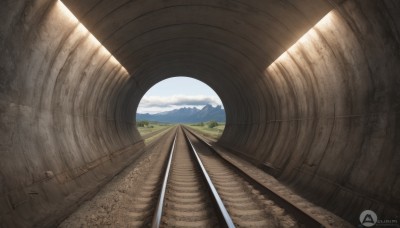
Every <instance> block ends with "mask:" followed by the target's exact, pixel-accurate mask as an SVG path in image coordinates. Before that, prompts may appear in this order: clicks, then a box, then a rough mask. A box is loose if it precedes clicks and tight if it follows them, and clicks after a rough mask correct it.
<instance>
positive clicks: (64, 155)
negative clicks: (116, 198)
mask: <svg viewBox="0 0 400 228" xmlns="http://www.w3.org/2000/svg"><path fill="white" fill-rule="evenodd" d="M64 4H65V5H64ZM70 11H71V12H72V13H71V12H70ZM399 12H400V3H399V2H398V1H396V0H383V1H374V0H367V1H363V0H328V1H325V0H307V1H278V0H269V1H256V0H250V1H244V0H230V1H227V0H221V1H211V0H207V1H198V0H190V1H181V0H170V1H160V0H146V1H145V0H138V1H129V0H117V1H102V0H90V1H79V0H63V1H62V2H61V1H56V0H41V1H27V0H6V1H1V3H0V19H1V21H2V23H1V24H0V48H1V53H2V54H1V56H0V74H1V84H0V88H1V89H0V97H1V99H0V110H1V111H0V112H1V120H0V148H1V150H0V156H1V159H0V183H1V185H0V192H1V196H0V212H1V215H0V219H1V223H2V224H5V225H6V226H7V225H8V226H29V225H32V224H33V225H35V226H51V225H53V224H57V223H59V222H60V221H62V219H63V218H65V216H67V215H68V214H69V213H70V212H72V211H73V210H74V209H76V207H77V206H78V205H79V203H80V202H82V201H84V200H85V199H87V198H89V197H90V196H91V195H93V194H94V192H95V190H96V189H98V188H99V187H100V186H101V185H102V184H104V183H105V182H107V181H108V180H109V179H110V178H112V177H113V176H114V175H115V174H116V173H118V172H119V171H120V170H121V169H123V168H124V167H125V166H126V165H128V164H129V163H130V162H131V161H133V160H134V159H135V158H136V157H137V156H139V155H140V154H141V153H142V151H143V147H144V144H143V141H142V138H141V137H140V135H139V133H138V131H137V129H136V127H135V114H136V108H137V106H138V104H139V102H140V99H141V98H142V96H143V95H144V94H145V93H146V91H147V90H148V89H149V88H150V87H152V86H153V85H155V84H156V83H158V82H159V81H162V80H164V79H166V78H169V77H172V76H176V75H190V76H192V77H193V78H195V79H198V80H200V81H202V82H204V83H206V84H207V85H209V86H210V87H211V88H213V89H214V90H215V91H216V92H217V94H218V95H219V96H220V98H221V100H223V101H224V107H225V112H226V119H227V122H226V127H225V131H224V134H223V135H222V137H221V138H220V140H219V141H218V144H219V145H221V146H224V147H226V148H229V149H231V150H232V151H234V153H236V154H238V155H240V156H242V157H243V158H244V159H246V160H248V161H251V162H252V163H254V164H255V165H257V166H259V167H263V168H264V169H265V170H266V171H267V172H269V173H271V174H273V175H274V176H275V177H276V178H278V179H279V180H280V181H282V182H284V183H286V184H287V185H289V186H290V187H291V188H293V189H294V190H295V191H296V192H299V193H300V194H302V195H303V196H304V197H305V198H307V199H309V200H311V201H313V202H315V203H316V204H318V205H320V206H322V207H324V208H327V209H328V210H330V211H332V212H334V213H336V214H337V215H339V216H341V217H343V218H345V219H347V220H349V221H356V220H357V219H358V216H359V213H360V212H361V211H362V210H363V209H366V208H368V209H373V210H374V211H376V212H378V213H380V214H383V215H386V216H388V217H390V216H395V215H398V214H399V208H400V197H399V196H400V175H399V174H400V169H399V167H400V153H399V151H400V144H399V142H400V125H399V123H400V122H399V121H398V119H399V110H400V92H399V89H398V87H399V86H400V78H399V73H400V64H399V62H400V13H399ZM74 15H75V16H76V18H75V17H74ZM89 31H90V32H89Z"/></svg>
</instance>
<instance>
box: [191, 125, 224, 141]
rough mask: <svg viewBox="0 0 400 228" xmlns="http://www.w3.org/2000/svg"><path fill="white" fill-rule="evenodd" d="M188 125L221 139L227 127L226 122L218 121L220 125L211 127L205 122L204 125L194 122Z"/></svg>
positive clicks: (207, 135) (208, 135)
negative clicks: (196, 124)
mask: <svg viewBox="0 0 400 228" xmlns="http://www.w3.org/2000/svg"><path fill="white" fill-rule="evenodd" d="M186 126H188V127H189V128H191V129H193V130H195V131H196V132H198V133H200V134H202V135H204V136H206V137H208V138H212V139H219V138H220V137H221V135H222V132H223V131H224V129H225V123H218V126H217V127H214V128H209V127H208V126H207V124H204V126H195V125H193V124H192V125H190V124H187V125H186Z"/></svg>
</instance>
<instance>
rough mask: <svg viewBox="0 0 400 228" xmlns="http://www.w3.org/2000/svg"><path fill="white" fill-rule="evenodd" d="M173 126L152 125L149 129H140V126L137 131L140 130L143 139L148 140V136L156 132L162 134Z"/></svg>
mask: <svg viewBox="0 0 400 228" xmlns="http://www.w3.org/2000/svg"><path fill="white" fill-rule="evenodd" d="M171 126H172V125H171V124H162V123H150V124H149V126H148V127H147V126H146V127H139V126H138V127H137V129H138V131H139V133H140V135H141V136H142V137H143V138H146V135H149V134H151V133H153V132H156V131H160V132H161V130H163V129H164V130H165V129H167V128H169V127H171Z"/></svg>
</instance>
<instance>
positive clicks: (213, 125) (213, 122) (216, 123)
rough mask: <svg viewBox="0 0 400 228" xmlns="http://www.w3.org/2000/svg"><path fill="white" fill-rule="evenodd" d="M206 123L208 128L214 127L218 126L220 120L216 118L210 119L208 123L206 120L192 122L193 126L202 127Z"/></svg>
mask: <svg viewBox="0 0 400 228" xmlns="http://www.w3.org/2000/svg"><path fill="white" fill-rule="evenodd" d="M206 125H207V127H208V128H214V127H217V126H218V122H217V121H215V120H211V121H208V122H207V123H206V124H204V122H200V123H196V124H192V126H200V127H204V126H206Z"/></svg>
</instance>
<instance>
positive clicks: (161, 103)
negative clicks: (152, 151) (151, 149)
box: [136, 76, 226, 140]
mask: <svg viewBox="0 0 400 228" xmlns="http://www.w3.org/2000/svg"><path fill="white" fill-rule="evenodd" d="M225 122H226V115H225V109H224V105H223V101H222V100H221V99H220V97H219V96H218V94H217V93H216V92H215V91H214V90H213V89H212V88H211V87H209V86H208V85H207V84H205V83H204V82H202V81H199V80H197V79H195V78H194V77H187V76H173V77H169V78H167V79H164V80H162V81H159V82H157V83H156V84H154V85H152V86H151V88H149V89H148V90H147V91H146V93H145V94H144V95H143V96H142V98H141V100H140V102H139V104H138V106H137V109H136V127H137V128H138V130H139V133H140V135H141V136H142V138H144V139H148V138H149V140H150V139H154V137H153V136H154V135H157V133H159V132H161V131H162V130H165V129H166V128H168V127H172V126H175V125H179V124H183V125H185V126H188V127H191V128H192V129H193V130H195V131H197V132H198V133H200V134H202V135H204V136H208V137H211V138H214V139H219V138H220V136H221V135H222V133H223V130H224V128H225Z"/></svg>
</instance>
